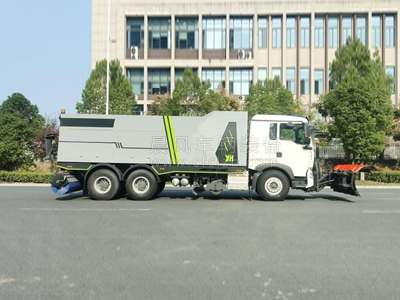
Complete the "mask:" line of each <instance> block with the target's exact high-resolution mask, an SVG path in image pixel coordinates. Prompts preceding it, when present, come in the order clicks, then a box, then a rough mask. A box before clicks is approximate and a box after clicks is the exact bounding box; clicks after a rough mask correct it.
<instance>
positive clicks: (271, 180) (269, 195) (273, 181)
mask: <svg viewBox="0 0 400 300" xmlns="http://www.w3.org/2000/svg"><path fill="white" fill-rule="evenodd" d="M289 189H290V184H289V180H288V178H287V177H286V175H285V174H283V173H282V172H280V171H276V170H270V171H266V172H265V173H263V174H262V175H261V176H260V178H259V179H258V182H257V193H258V194H259V195H260V196H261V198H263V199H264V200H272V201H283V200H285V198H286V196H287V194H288V193H289Z"/></svg>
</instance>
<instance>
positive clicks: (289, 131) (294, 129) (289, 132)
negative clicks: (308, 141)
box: [279, 123, 305, 145]
mask: <svg viewBox="0 0 400 300" xmlns="http://www.w3.org/2000/svg"><path fill="white" fill-rule="evenodd" d="M304 134H305V130H304V125H303V124H294V123H281V124H279V139H280V140H282V141H292V142H294V143H296V144H302V145H304V144H305V136H304Z"/></svg>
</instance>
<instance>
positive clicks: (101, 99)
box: [76, 59, 136, 115]
mask: <svg viewBox="0 0 400 300" xmlns="http://www.w3.org/2000/svg"><path fill="white" fill-rule="evenodd" d="M106 91H107V60H105V59H103V60H101V61H98V62H97V63H96V67H95V69H94V70H93V71H92V72H91V74H90V77H89V79H88V80H87V81H86V85H85V89H84V90H83V92H82V103H79V102H78V103H76V110H77V112H78V113H80V114H105V113H106V102H107V96H106ZM135 106H136V101H135V94H134V93H133V90H132V85H131V84H130V82H129V80H128V79H127V78H126V76H125V75H124V72H123V69H122V67H121V65H120V63H119V61H118V60H112V61H111V62H110V96H109V114H111V115H131V114H133V111H134V109H135Z"/></svg>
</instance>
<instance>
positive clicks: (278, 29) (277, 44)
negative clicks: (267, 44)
mask: <svg viewBox="0 0 400 300" xmlns="http://www.w3.org/2000/svg"><path fill="white" fill-rule="evenodd" d="M281 41H282V18H280V17H275V18H272V48H274V49H280V48H281V44H282V42H281Z"/></svg>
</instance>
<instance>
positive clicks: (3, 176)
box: [0, 171, 54, 183]
mask: <svg viewBox="0 0 400 300" xmlns="http://www.w3.org/2000/svg"><path fill="white" fill-rule="evenodd" d="M53 175H54V174H53V173H43V172H19V171H15V172H8V171H0V182H32V183H50V179H51V178H52V177H53Z"/></svg>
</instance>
